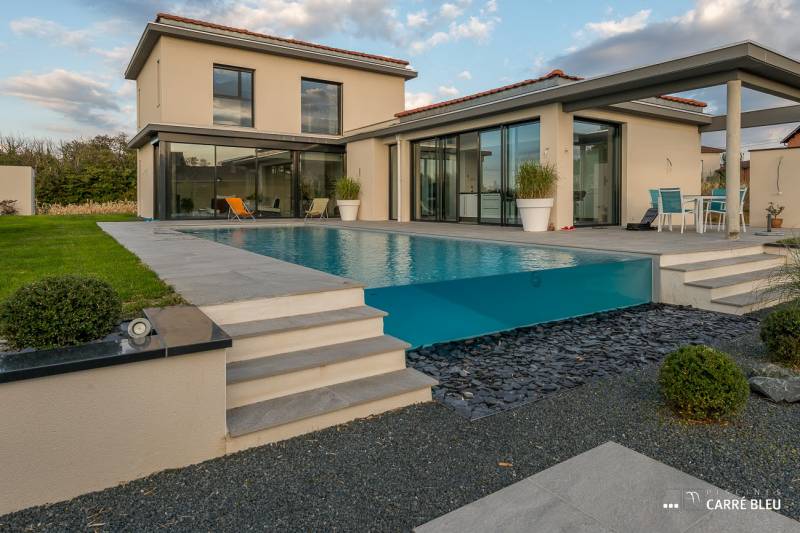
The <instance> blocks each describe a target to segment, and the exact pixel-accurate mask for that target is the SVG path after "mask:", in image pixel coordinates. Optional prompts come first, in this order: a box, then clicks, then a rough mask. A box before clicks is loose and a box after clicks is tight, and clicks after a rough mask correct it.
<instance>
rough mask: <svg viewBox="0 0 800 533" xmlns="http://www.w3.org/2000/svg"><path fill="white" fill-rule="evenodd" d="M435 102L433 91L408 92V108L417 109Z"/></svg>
mask: <svg viewBox="0 0 800 533" xmlns="http://www.w3.org/2000/svg"><path fill="white" fill-rule="evenodd" d="M432 103H433V95H432V94H431V93H426V92H419V93H410V92H406V109H416V108H418V107H424V106H426V105H430V104H432Z"/></svg>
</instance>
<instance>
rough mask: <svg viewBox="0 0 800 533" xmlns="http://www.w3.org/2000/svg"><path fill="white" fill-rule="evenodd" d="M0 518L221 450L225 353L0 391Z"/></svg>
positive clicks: (103, 370)
mask: <svg viewBox="0 0 800 533" xmlns="http://www.w3.org/2000/svg"><path fill="white" fill-rule="evenodd" d="M0 420H2V424H3V428H2V431H0V465H2V467H3V473H2V475H1V476H0V514H4V513H7V512H11V511H14V510H17V509H22V508H25V507H29V506H32V505H38V504H43V503H47V502H55V501H59V500H64V499H68V498H72V497H74V496H77V495H79V494H83V493H86V492H90V491H94V490H99V489H103V488H106V487H111V486H114V485H116V484H118V483H121V482H124V481H129V480H132V479H135V478H138V477H142V476H145V475H147V474H150V473H153V472H157V471H160V470H164V469H166V468H176V467H181V466H186V465H189V464H193V463H198V462H200V461H203V460H206V459H210V458H212V457H217V456H220V455H223V454H224V453H225V431H226V429H225V350H216V351H210V352H204V353H200V354H192V355H184V356H178V357H168V358H162V359H154V360H151V361H144V362H138V363H131V364H123V365H117V366H110V367H106V368H99V369H94V370H84V371H80V372H72V373H67V374H60V375H56V376H48V377H43V378H36V379H28V380H23V381H15V382H10V383H3V384H0Z"/></svg>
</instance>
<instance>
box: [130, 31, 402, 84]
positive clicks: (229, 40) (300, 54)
mask: <svg viewBox="0 0 800 533" xmlns="http://www.w3.org/2000/svg"><path fill="white" fill-rule="evenodd" d="M162 35H164V36H171V37H177V38H180V39H188V40H191V41H197V42H203V43H209V44H216V45H220V46H227V47H231V48H240V49H244V50H254V51H257V52H266V53H270V54H274V55H281V56H286V57H293V58H296V59H305V60H308V61H315V62H317V63H327V64H330V65H337V66H343V67H350V68H356V69H359V70H368V71H371V72H379V73H381V74H390V75H393V76H400V77H402V78H405V79H406V80H409V79H413V78H416V77H417V72H416V71H415V70H413V69H411V68H407V67H403V66H400V65H392V64H391V63H388V62H381V61H377V60H370V59H366V58H359V57H358V56H355V55H353V56H348V55H346V54H340V53H334V52H329V51H324V50H312V49H307V48H298V47H293V46H289V45H281V44H278V43H272V42H265V41H258V40H255V39H248V38H246V37H235V36H232V35H223V34H219V33H213V32H208V31H202V30H196V29H192V28H186V27H179V26H173V25H170V24H161V23H158V22H149V23H148V24H147V26H146V27H145V29H144V32H143V33H142V36H141V37H140V38H139V42H138V44H137V45H136V49H135V50H134V52H133V56H132V57H131V60H130V62H129V63H128V67H127V68H126V69H125V79H127V80H135V79H136V78H137V76H138V75H139V72H140V71H141V70H142V67H143V66H144V64H145V62H146V61H147V58H148V57H149V56H150V52H151V51H152V50H153V47H154V46H155V45H156V43H157V42H158V39H159V38H160V37H161V36H162Z"/></svg>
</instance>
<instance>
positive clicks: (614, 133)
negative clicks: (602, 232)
mask: <svg viewBox="0 0 800 533" xmlns="http://www.w3.org/2000/svg"><path fill="white" fill-rule="evenodd" d="M572 130H573V148H572V173H573V174H572V187H573V191H574V192H573V202H574V204H573V213H574V217H575V225H576V226H597V225H616V224H619V219H620V215H619V210H620V209H619V204H620V172H619V170H620V168H619V157H620V140H619V139H620V133H619V130H620V128H619V126H616V125H614V124H604V123H602V122H592V121H588V120H580V119H575V120H574V122H573V126H572Z"/></svg>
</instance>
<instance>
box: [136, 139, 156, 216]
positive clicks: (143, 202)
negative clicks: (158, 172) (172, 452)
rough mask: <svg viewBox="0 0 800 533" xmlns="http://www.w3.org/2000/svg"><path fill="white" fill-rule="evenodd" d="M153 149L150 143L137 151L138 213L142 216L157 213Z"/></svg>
mask: <svg viewBox="0 0 800 533" xmlns="http://www.w3.org/2000/svg"><path fill="white" fill-rule="evenodd" d="M153 151H154V148H153V145H152V144H150V143H147V144H145V145H144V146H142V147H141V148H139V149H138V150H137V151H136V206H137V209H136V214H137V215H139V216H140V217H142V218H154V214H155V206H154V205H153V202H154V200H153V194H154V188H155V176H154V168H153Z"/></svg>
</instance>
